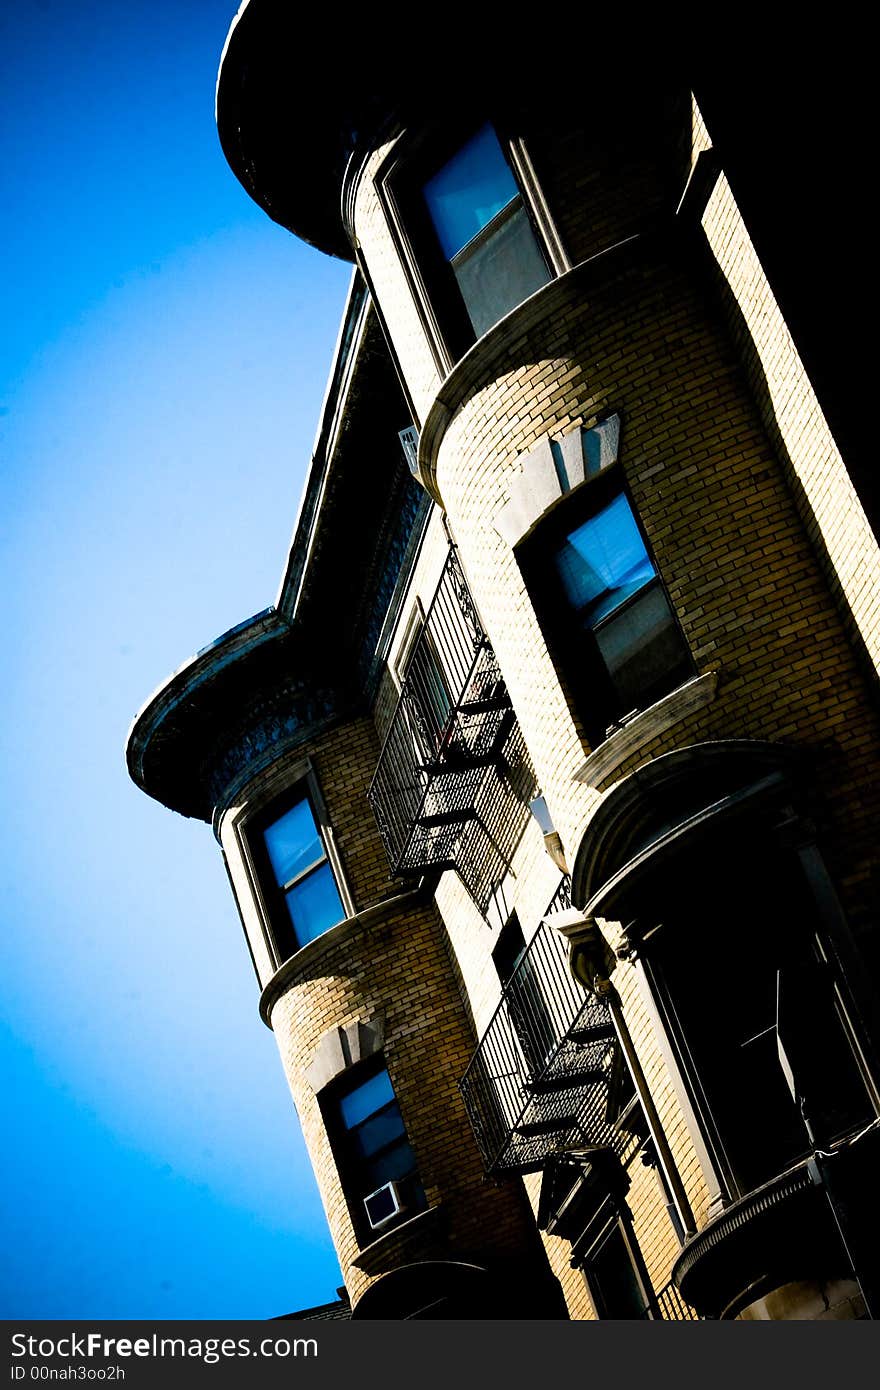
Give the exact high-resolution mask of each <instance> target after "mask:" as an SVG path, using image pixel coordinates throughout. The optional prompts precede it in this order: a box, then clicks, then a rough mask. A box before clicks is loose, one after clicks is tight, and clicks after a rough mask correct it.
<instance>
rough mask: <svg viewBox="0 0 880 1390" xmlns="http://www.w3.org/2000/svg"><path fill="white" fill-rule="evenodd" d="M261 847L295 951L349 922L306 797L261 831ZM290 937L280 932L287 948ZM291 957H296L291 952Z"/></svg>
mask: <svg viewBox="0 0 880 1390" xmlns="http://www.w3.org/2000/svg"><path fill="white" fill-rule="evenodd" d="M263 844H264V846H265V849H266V854H267V856H268V860H269V864H270V867H271V870H272V873H273V875H274V877H275V885H276V888H277V889H278V890H279V892H280V893H281V896H282V897H283V899H284V906H285V908H286V910H287V915H288V918H289V921H290V926H291V927H292V932H293V941H292V942H291V943H290V945H291V946H292V950H293V951H295V950H297V949H299V947H301V946H305V945H306V943H307V942H309V941H314V939H315V937H318V936H322V935H323V933H324V932H325V931H329V930H330V928H331V927H334V926H335V925H336V923H337V922H341V921H342V919H343V918H344V917H345V909H344V907H343V905H342V898H341V897H340V894H339V889H338V887H337V886H336V879H335V877H334V875H333V870H332V868H331V867H330V863H329V861H328V859H327V851H326V849H325V847H324V842H323V840H322V838H321V833H320V831H319V829H318V826H317V823H316V821H315V815H314V812H313V810H312V806H311V803H310V801H309V798H308V797H307V796H302V797H300V799H299V800H298V801H296V802H294V804H293V805H292V806H291V807H289V808H288V810H286V811H285V812H284V814H283V815H281V816H279V817H278V818H277V820H274V821H272V822H271V824H270V825H267V826H266V827H265V828H264V830H263ZM287 936H289V933H283V934H281V933H279V941H278V945H279V946H283V945H284V942H285V938H286V937H287ZM287 954H292V951H288V952H287Z"/></svg>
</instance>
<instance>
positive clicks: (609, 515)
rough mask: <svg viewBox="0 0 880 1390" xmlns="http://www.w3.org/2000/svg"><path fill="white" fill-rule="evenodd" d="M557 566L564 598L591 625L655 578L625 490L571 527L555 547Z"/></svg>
mask: <svg viewBox="0 0 880 1390" xmlns="http://www.w3.org/2000/svg"><path fill="white" fill-rule="evenodd" d="M556 568H557V570H558V573H559V577H560V578H561V580H562V584H563V588H564V590H565V596H566V598H567V599H568V601H569V603H570V604H571V605H572V607H573V608H574V609H576V610H577V611H578V612H579V613H583V614H584V616H585V617H586V619H587V623H588V626H590V627H593V626H594V625H595V624H596V623H597V622H599V621H600V620H601V619H602V618H604V617H607V615H608V614H609V613H613V611H614V609H615V608H617V607H619V605H620V604H621V603H623V602H624V601H625V600H626V599H628V598H629V597H630V596H631V595H632V594H634V593H637V592H638V590H639V589H641V588H642V587H643V586H644V585H645V584H647V583H648V582H649V581H650V580H651V579H653V578H654V574H655V571H654V566H653V565H652V564H651V561H650V559H649V558H648V553H647V551H646V550H645V543H644V541H643V540H642V537H641V535H640V533H639V528H638V526H637V525H636V520H635V517H634V516H633V514H632V509H631V507H630V505H629V502H628V501H627V500H626V498H625V497H624V496H623V494H621V495H620V496H619V497H615V499H614V501H613V502H611V503H609V505H608V506H607V507H604V508H603V509H602V511H600V512H597V513H596V515H595V516H594V517H591V518H590V520H589V521H585V522H584V524H583V525H582V526H579V527H578V528H577V530H575V531H572V532H571V534H570V535H569V536H568V537H567V539H566V540H565V542H564V543H563V545H562V547H561V548H560V550H559V551H558V552H557V555H556Z"/></svg>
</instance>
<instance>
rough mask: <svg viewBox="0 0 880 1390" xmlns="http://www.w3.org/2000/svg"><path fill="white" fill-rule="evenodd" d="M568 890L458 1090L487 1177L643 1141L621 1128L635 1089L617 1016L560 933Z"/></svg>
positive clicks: (509, 987)
mask: <svg viewBox="0 0 880 1390" xmlns="http://www.w3.org/2000/svg"><path fill="white" fill-rule="evenodd" d="M568 891H569V890H568V881H567V880H563V882H562V884H561V885H560V888H559V890H558V891H557V893H556V895H555V896H554V898H553V900H552V901H551V903H550V905H549V907H548V909H547V912H546V913H545V916H544V920H543V921H542V922H541V925H540V927H539V928H538V931H537V932H536V933H535V935H534V936H533V937H532V940H531V942H530V943H529V946H528V947H527V949H526V950H525V951H524V952H523V955H522V956H521V958H520V960H519V963H518V964H517V966H516V969H515V971H514V972H513V974H512V976H511V977H510V979H509V980H508V982H507V984H506V985H505V987H504V991H503V993H502V996H501V1002H500V1004H499V1005H498V1008H497V1009H496V1011H495V1013H494V1015H493V1017H492V1019H491V1022H490V1023H489V1026H488V1028H487V1029H486V1031H485V1033H484V1034H483V1037H482V1038H481V1040H480V1044H479V1046H478V1048H477V1050H476V1052H475V1053H474V1055H473V1057H472V1058H471V1061H470V1063H469V1065H468V1068H467V1071H466V1072H465V1074H464V1076H463V1077H462V1080H461V1083H460V1085H461V1092H462V1096H463V1098H464V1102H465V1106H466V1108H467V1111H468V1115H469V1117H470V1121H471V1125H472V1127H473V1131H474V1134H475V1136H476V1139H477V1143H478V1145H479V1148H480V1152H481V1154H482V1156H483V1162H484V1165H485V1168H486V1172H487V1173H492V1174H501V1173H529V1172H535V1171H537V1170H538V1169H540V1168H543V1167H544V1165H545V1164H546V1163H547V1162H548V1160H549V1159H551V1158H553V1157H554V1156H556V1155H559V1154H564V1153H568V1152H571V1151H573V1150H580V1149H586V1148H603V1149H605V1148H607V1149H611V1150H613V1151H614V1152H615V1153H616V1154H617V1156H618V1157H619V1158H623V1157H624V1156H625V1154H629V1153H630V1152H631V1151H632V1147H633V1144H634V1142H635V1140H634V1136H633V1134H632V1133H631V1132H630V1131H629V1130H628V1129H626V1128H625V1127H624V1126H622V1125H621V1124H619V1123H618V1121H619V1120H620V1118H621V1116H622V1115H623V1112H624V1110H625V1107H626V1103H627V1102H628V1101H629V1099H630V1097H631V1094H632V1090H631V1083H630V1082H629V1076H628V1072H627V1070H626V1066H625V1063H624V1059H623V1056H622V1054H621V1051H620V1047H619V1044H618V1042H617V1037H616V1034H615V1030H614V1025H613V1023H612V1020H611V1015H610V1013H609V1010H608V1008H607V1005H605V1004H604V1003H603V1002H602V1001H601V1000H600V999H597V998H596V997H595V996H594V995H591V994H587V993H586V991H585V990H584V989H583V987H582V986H581V985H579V984H577V983H576V982H575V980H574V979H573V978H572V976H571V973H570V971H569V969H568V961H567V954H566V947H565V943H564V941H563V939H562V937H561V936H560V935H559V933H558V932H557V931H555V930H554V928H553V925H552V919H553V914H554V913H555V912H559V911H564V910H565V909H566V908H568V907H569V906H570V901H569V897H568Z"/></svg>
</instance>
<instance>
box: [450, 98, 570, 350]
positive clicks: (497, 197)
mask: <svg viewBox="0 0 880 1390" xmlns="http://www.w3.org/2000/svg"><path fill="white" fill-rule="evenodd" d="M422 194H423V197H424V200H425V205H426V207H427V209H428V215H429V217H430V219H431V223H432V225H433V228H434V231H435V233H436V236H437V240H438V242H439V244H440V249H441V251H442V253H443V257H444V259H445V260H446V261H447V262H448V263H449V265H450V267H451V269H452V273H453V275H454V276H455V281H456V284H457V286H458V290H459V293H460V295H461V298H462V301H463V303H464V307H465V310H466V312H467V316H468V318H469V320H470V323H471V327H472V329H473V331H474V334H475V336H476V337H478V338H479V337H481V335H482V334H483V333H485V332H487V330H488V329H490V328H491V327H492V325H493V324H494V323H497V322H498V320H499V319H500V318H502V317H503V315H504V314H506V313H507V312H508V311H509V310H510V309H513V308H515V307H516V305H517V304H521V303H522V301H523V300H524V299H527V298H528V297H529V295H530V294H533V293H534V291H535V290H537V289H540V287H541V286H542V285H544V284H546V283H547V281H548V280H549V279H550V272H549V270H548V268H547V262H546V261H545V259H544V257H543V255H542V253H541V250H540V247H539V246H538V242H537V239H536V237H535V233H534V231H533V230H532V226H531V223H530V222H529V218H528V214H527V212H526V210H525V207H524V205H523V199H522V195H521V193H520V191H519V189H518V187H517V184H516V180H515V179H514V177H513V172H512V170H511V168H510V165H509V164H508V163H507V161H506V159H505V158H504V153H503V151H502V149H501V146H500V144H499V143H498V137H497V135H496V134H495V132H494V130H493V129H492V127H491V126H490V125H484V126H483V127H482V129H480V130H478V131H477V133H476V135H473V136H472V137H471V138H470V140H468V141H467V143H466V144H465V145H463V146H462V147H461V149H459V150H458V152H457V153H456V154H454V155H453V156H452V158H451V159H450V160H448V161H447V163H445V164H444V165H443V166H442V168H440V169H438V171H437V173H436V174H434V175H433V176H432V177H431V178H430V179H428V181H427V182H426V183H425V184H424V185H423V188H422Z"/></svg>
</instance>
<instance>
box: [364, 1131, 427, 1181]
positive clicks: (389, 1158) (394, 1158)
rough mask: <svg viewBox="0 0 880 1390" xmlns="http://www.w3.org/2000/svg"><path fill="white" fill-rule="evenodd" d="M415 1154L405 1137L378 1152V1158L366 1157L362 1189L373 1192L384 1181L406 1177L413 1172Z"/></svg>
mask: <svg viewBox="0 0 880 1390" xmlns="http://www.w3.org/2000/svg"><path fill="white" fill-rule="evenodd" d="M415 1166H416V1156H415V1154H414V1153H413V1151H412V1149H411V1148H410V1146H409V1142H408V1141H407V1140H406V1139H402V1140H401V1141H400V1143H399V1144H396V1145H395V1146H394V1148H393V1149H389V1150H387V1152H385V1153H383V1154H380V1155H379V1157H378V1158H371V1159H368V1160H367V1162H366V1163H364V1166H363V1169H362V1173H363V1183H364V1191H365V1192H367V1193H369V1192H375V1190H376V1188H377V1187H381V1186H382V1185H383V1183H386V1182H399V1181H400V1179H401V1178H405V1177H408V1176H409V1174H410V1173H413V1172H415Z"/></svg>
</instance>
